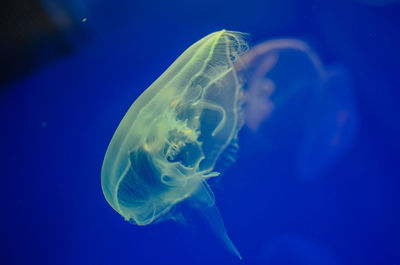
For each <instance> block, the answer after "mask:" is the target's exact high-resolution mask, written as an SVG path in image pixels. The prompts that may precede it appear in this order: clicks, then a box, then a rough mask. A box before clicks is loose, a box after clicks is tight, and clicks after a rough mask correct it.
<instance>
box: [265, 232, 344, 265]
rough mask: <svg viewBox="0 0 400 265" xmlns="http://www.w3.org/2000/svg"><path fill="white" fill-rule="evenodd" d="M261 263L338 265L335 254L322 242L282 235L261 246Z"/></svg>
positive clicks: (269, 264)
mask: <svg viewBox="0 0 400 265" xmlns="http://www.w3.org/2000/svg"><path fill="white" fill-rule="evenodd" d="M258 264H259V265H286V264H287V265H292V264H296V265H338V264H339V262H338V260H337V258H336V257H335V255H333V253H332V252H331V251H330V250H329V249H327V248H326V247H325V246H323V245H322V244H321V243H319V242H317V241H315V240H312V239H308V238H303V237H299V236H294V235H282V236H279V237H277V238H275V239H272V240H271V241H269V242H267V243H265V244H264V245H262V246H261V249H260V254H259V257H258Z"/></svg>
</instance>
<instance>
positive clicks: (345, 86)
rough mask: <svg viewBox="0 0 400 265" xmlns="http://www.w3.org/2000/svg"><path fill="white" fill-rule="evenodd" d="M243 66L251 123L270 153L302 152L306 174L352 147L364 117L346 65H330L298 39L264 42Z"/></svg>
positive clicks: (300, 171) (300, 165)
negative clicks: (281, 151)
mask: <svg viewBox="0 0 400 265" xmlns="http://www.w3.org/2000/svg"><path fill="white" fill-rule="evenodd" d="M237 67H238V69H240V70H243V76H244V78H246V80H247V82H246V87H245V88H244V91H245V107H244V109H245V119H246V126H247V127H248V128H249V129H250V130H251V131H253V132H255V133H257V134H259V135H260V136H261V135H262V137H263V139H265V140H266V142H267V143H269V146H268V147H267V148H266V152H267V153H268V152H271V153H273V150H276V149H281V150H282V149H285V148H286V149H288V151H289V149H290V151H289V152H290V153H296V154H297V157H296V158H295V159H294V160H295V162H294V163H295V164H296V168H297V169H296V171H297V175H298V176H299V177H300V178H302V179H310V178H313V177H315V176H317V175H318V174H319V173H321V172H322V171H323V170H324V169H326V168H328V167H329V165H330V164H331V163H332V161H335V159H337V158H338V157H339V156H340V155H341V154H343V153H344V152H345V151H346V150H347V149H348V148H349V147H350V146H351V143H352V142H353V139H354V137H355V134H356V131H357V123H358V121H357V110H356V107H355V102H354V96H353V91H352V89H353V87H352V83H351V78H350V77H349V73H348V72H347V70H346V69H345V68H344V67H342V66H340V65H338V66H332V67H331V66H329V67H327V68H326V67H324V65H323V64H322V62H321V61H320V59H319V58H318V56H317V55H316V54H315V53H314V51H313V50H312V49H311V48H310V47H309V46H308V45H307V44H306V43H305V42H303V41H301V40H297V39H274V40H270V41H266V42H264V43H261V44H259V45H257V46H255V47H253V48H252V49H251V50H250V51H249V52H248V53H247V54H246V55H245V56H244V57H243V60H242V61H241V64H240V65H239V64H238V65H237ZM278 136H279V137H278ZM294 147H295V150H293V148H294Z"/></svg>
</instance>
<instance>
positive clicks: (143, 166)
mask: <svg viewBox="0 0 400 265" xmlns="http://www.w3.org/2000/svg"><path fill="white" fill-rule="evenodd" d="M242 37H243V34H242V33H239V32H232V31H226V30H222V31H219V32H215V33H212V34H210V35H208V36H206V37H205V38H203V39H201V40H200V41H198V42H196V43H195V44H193V45H192V46H191V47H190V48H188V49H187V50H186V51H185V52H184V53H183V54H182V55H181V56H180V57H179V58H178V59H177V60H176V61H175V62H174V63H173V64H172V65H171V66H170V67H169V68H168V69H167V70H166V71H165V73H164V74H162V75H161V76H160V77H159V78H158V79H157V80H156V81H155V82H154V83H153V84H152V85H151V86H150V87H149V88H148V89H147V90H146V91H145V92H144V93H143V94H142V95H141V96H140V97H139V98H138V99H137V100H136V101H135V102H134V103H133V105H132V106H131V107H130V109H129V110H128V112H127V113H126V115H125V117H124V118H123V120H122V121H121V123H120V125H119V126H118V129H117V130H116V132H115V134H114V136H113V138H112V140H111V143H110V145H109V147H108V150H107V152H106V155H105V158H104V163H103V167H102V172H101V180H102V188H103V193H104V195H105V197H106V199H107V201H108V203H109V204H110V205H111V206H112V207H113V208H114V209H115V210H116V211H117V212H118V213H119V214H120V215H122V216H123V217H124V218H125V219H126V220H129V221H131V222H133V223H135V224H138V225H147V224H151V223H154V222H157V221H161V220H164V219H168V218H170V219H174V218H175V216H174V211H172V209H173V208H174V206H176V205H177V204H179V203H180V202H182V201H184V200H186V199H190V201H191V205H193V206H194V207H197V208H199V209H200V210H201V212H202V213H203V215H204V216H205V217H206V218H205V219H206V220H207V221H208V222H209V223H210V224H211V225H212V227H213V228H214V231H215V232H216V233H217V235H218V236H219V237H220V238H221V239H222V241H223V242H224V244H225V246H226V247H227V248H228V249H229V250H230V251H231V252H232V253H234V254H235V255H237V256H238V257H240V254H239V252H238V251H237V250H236V248H235V246H234V245H233V244H232V242H231V240H230V239H229V237H228V235H227V233H226V230H225V227H224V224H223V221H222V218H221V216H220V214H219V211H218V209H217V208H216V206H215V203H214V196H213V192H212V191H211V189H210V187H209V185H208V184H207V179H208V178H211V177H216V176H218V175H219V174H220V172H216V171H214V166H215V164H216V162H217V161H218V159H219V158H220V157H221V154H222V152H223V151H224V149H225V148H226V147H227V146H229V145H230V144H231V143H232V142H234V141H235V140H236V138H237V134H238V131H239V130H240V128H241V126H242V125H243V116H244V115H243V113H242V111H241V105H242V104H241V99H242V90H241V82H240V79H239V78H238V75H237V73H236V70H235V67H234V63H235V62H237V61H238V59H239V57H240V56H241V55H242V54H243V53H244V52H245V51H246V50H247V44H246V42H245V41H244V40H243V38H242Z"/></svg>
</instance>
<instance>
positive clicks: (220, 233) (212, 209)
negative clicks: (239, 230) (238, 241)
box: [199, 204, 242, 259]
mask: <svg viewBox="0 0 400 265" xmlns="http://www.w3.org/2000/svg"><path fill="white" fill-rule="evenodd" d="M199 212H200V214H201V217H202V218H203V219H204V221H205V222H206V223H207V224H208V225H209V227H210V228H211V230H212V232H213V233H214V234H215V235H216V236H217V237H218V239H219V240H220V241H221V243H222V244H223V245H224V246H225V248H226V249H227V250H228V251H229V252H231V253H232V254H233V255H235V256H237V257H238V258H239V259H242V256H241V255H240V253H239V251H238V250H237V248H236V247H235V245H234V244H233V243H232V240H231V239H230V238H229V236H228V233H227V232H226V228H225V225H224V221H223V220H222V216H221V214H220V212H219V210H218V208H217V206H216V205H215V204H214V205H213V206H207V205H204V206H202V207H201V208H200V209H199Z"/></svg>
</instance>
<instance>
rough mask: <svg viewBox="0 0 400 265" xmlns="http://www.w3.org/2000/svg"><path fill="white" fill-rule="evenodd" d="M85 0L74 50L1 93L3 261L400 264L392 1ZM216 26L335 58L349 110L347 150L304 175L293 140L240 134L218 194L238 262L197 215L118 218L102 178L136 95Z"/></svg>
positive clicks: (395, 10) (399, 145) (397, 8)
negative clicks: (347, 86) (275, 142)
mask: <svg viewBox="0 0 400 265" xmlns="http://www.w3.org/2000/svg"><path fill="white" fill-rule="evenodd" d="M82 3H83V4H82V10H81V13H80V14H82V17H87V21H86V22H85V23H87V25H86V26H87V27H88V28H89V29H90V30H91V32H92V39H91V41H89V42H82V43H81V44H80V40H79V39H75V40H73V41H74V42H76V44H77V45H78V46H79V49H78V50H77V51H76V52H75V53H74V54H72V55H70V56H69V57H67V58H62V59H60V60H58V61H57V62H55V63H53V64H51V65H48V66H47V67H45V68H43V69H40V70H38V71H36V72H34V73H32V74H30V75H29V76H26V77H24V78H23V79H21V80H18V81H16V82H14V83H12V84H10V85H9V86H8V87H7V88H5V89H3V91H2V94H1V95H0V123H1V130H0V134H1V138H0V139H1V152H0V155H1V156H0V158H1V161H0V172H1V178H2V186H1V187H2V189H1V190H2V191H1V192H0V198H1V202H2V206H1V218H0V235H1V236H0V238H1V239H0V244H1V246H0V249H1V250H0V253H1V257H0V261H1V264H157V265H162V264H175V265H177V264H242V263H243V264H268V263H266V259H268V258H270V256H271V255H275V256H276V257H275V259H276V260H279V261H280V262H281V263H276V264H307V262H309V264H348V265H353V264H382V265H383V264H400V226H399V224H400V193H399V187H400V174H399V173H400V162H399V157H400V138H399V136H400V122H399V115H400V104H399V100H400V98H399V95H400V92H399V87H400V73H399V61H400V52H399V47H400V34H399V26H400V19H399V14H400V4H399V3H397V4H396V3H394V4H387V5H366V4H363V3H362V1H361V0H360V1H355V0H346V1H344V0H337V1H308V0H307V1H306V0H302V1H300V0H299V1H296V0H281V1H256V0H248V1H236V0H235V1H215V0H204V1H199V2H194V1H193V2H192V1H177V0H173V1H89V0H87V1H83V2H82ZM223 28H226V29H231V30H238V31H244V32H249V33H250V34H251V43H253V44H256V43H259V42H262V41H264V40H267V39H271V38H277V37H296V38H300V39H302V40H304V41H306V42H308V43H309V44H310V45H311V46H312V47H313V48H314V49H315V51H316V52H317V53H318V54H319V56H320V58H321V59H322V60H323V62H324V63H326V64H330V63H337V62H339V63H342V64H343V65H345V66H346V67H347V68H348V69H349V72H350V73H351V76H352V78H353V83H354V95H355V104H356V106H357V110H358V115H359V116H358V117H359V118H358V119H359V127H358V130H357V134H356V137H355V139H354V141H352V144H351V146H350V147H349V149H348V150H347V151H346V152H345V153H344V154H343V155H341V156H340V157H338V158H337V159H336V160H335V162H334V163H333V164H332V165H331V166H330V167H329V168H328V169H327V170H325V171H323V172H322V173H320V174H318V176H316V177H315V178H314V179H312V180H309V181H304V180H301V179H298V178H297V177H296V172H295V166H294V165H295V162H296V161H295V159H296V158H295V156H294V154H293V153H291V149H290V148H285V149H279V148H277V149H275V150H274V151H273V152H274V153H275V154H276V155H274V156H271V155H270V153H271V150H272V149H271V148H272V147H270V146H268V145H266V144H263V140H264V139H263V137H262V135H260V134H258V135H255V136H254V135H253V134H252V133H250V132H249V131H247V130H246V129H244V131H242V139H243V140H241V149H240V152H239V157H238V160H237V163H235V164H234V165H233V166H232V167H231V168H230V169H228V170H227V172H226V173H225V174H224V176H223V181H221V185H220V186H219V187H217V189H216V201H217V205H218V206H219V209H220V211H221V214H222V215H223V218H224V221H225V225H226V228H227V230H228V232H229V234H230V236H231V238H232V240H233V241H234V243H235V245H236V246H237V248H238V249H239V251H240V252H241V254H242V256H243V261H239V260H238V259H237V258H236V257H234V256H232V255H230V254H229V253H228V252H227V251H225V249H224V248H223V247H222V246H221V245H220V242H219V241H218V240H216V239H215V238H214V236H213V234H212V232H211V231H210V230H209V229H208V228H207V227H203V226H202V225H201V222H200V221H196V220H194V222H193V224H191V225H189V226H186V227H185V226H182V225H181V224H177V223H173V222H165V223H160V224H157V225H154V226H148V227H137V226H134V225H131V224H129V223H128V222H125V221H124V220H123V218H122V217H120V216H119V215H118V214H117V213H116V212H115V211H114V210H113V209H112V208H111V207H110V206H109V205H108V204H107V202H106V200H105V198H104V196H103V194H102V190H101V184H100V171H101V165H102V161H103V157H104V154H105V151H106V149H107V146H108V143H109V141H110V139H111V137H112V135H113V133H114V131H115V129H116V127H117V126H118V123H119V121H120V120H121V119H122V117H123V115H124V113H125V112H126V111H127V109H128V108H129V106H130V105H131V104H132V102H133V101H134V100H135V99H136V98H137V97H138V96H139V95H140V94H141V93H142V92H143V91H144V89H145V88H147V87H148V86H149V85H150V84H151V83H152V82H153V81H154V80H155V79H156V78H157V77H158V76H159V75H160V74H162V73H163V71H164V70H165V69H166V68H167V67H168V66H169V65H170V64H171V62H173V60H175V59H176V57H177V56H178V55H179V54H180V53H181V52H182V51H184V49H186V48H187V47H188V46H189V45H190V44H192V43H193V42H195V41H197V40H198V39H200V38H201V37H203V36H205V35H207V34H209V33H211V32H213V31H217V30H220V29H223ZM41 52H42V53H44V54H45V53H46V50H45V49H43V50H42V51H41ZM287 108H290V106H287ZM293 118H295V117H293ZM284 123H285V121H284V120H282V124H283V125H282V124H281V126H282V127H284ZM287 130H290V128H287ZM298 144H299V145H300V143H298ZM263 148H267V149H268V148H269V149H268V150H263ZM266 152H267V153H268V154H269V155H268V157H269V158H270V159H269V160H266V159H265V158H266ZM271 157H272V158H271ZM287 249H289V250H287ZM289 252H290V253H291V254H287V253H289ZM271 253H273V254H271ZM290 255H293V260H295V261H290V260H289V261H288V260H284V259H289V258H290V257H289V256H290ZM266 256H268V257H266ZM280 257H281V258H280ZM288 257H289V258H288ZM300 259H301V260H306V261H304V263H300V262H299V261H298V260H300ZM285 262H286V263H285ZM312 262H313V263H312Z"/></svg>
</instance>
